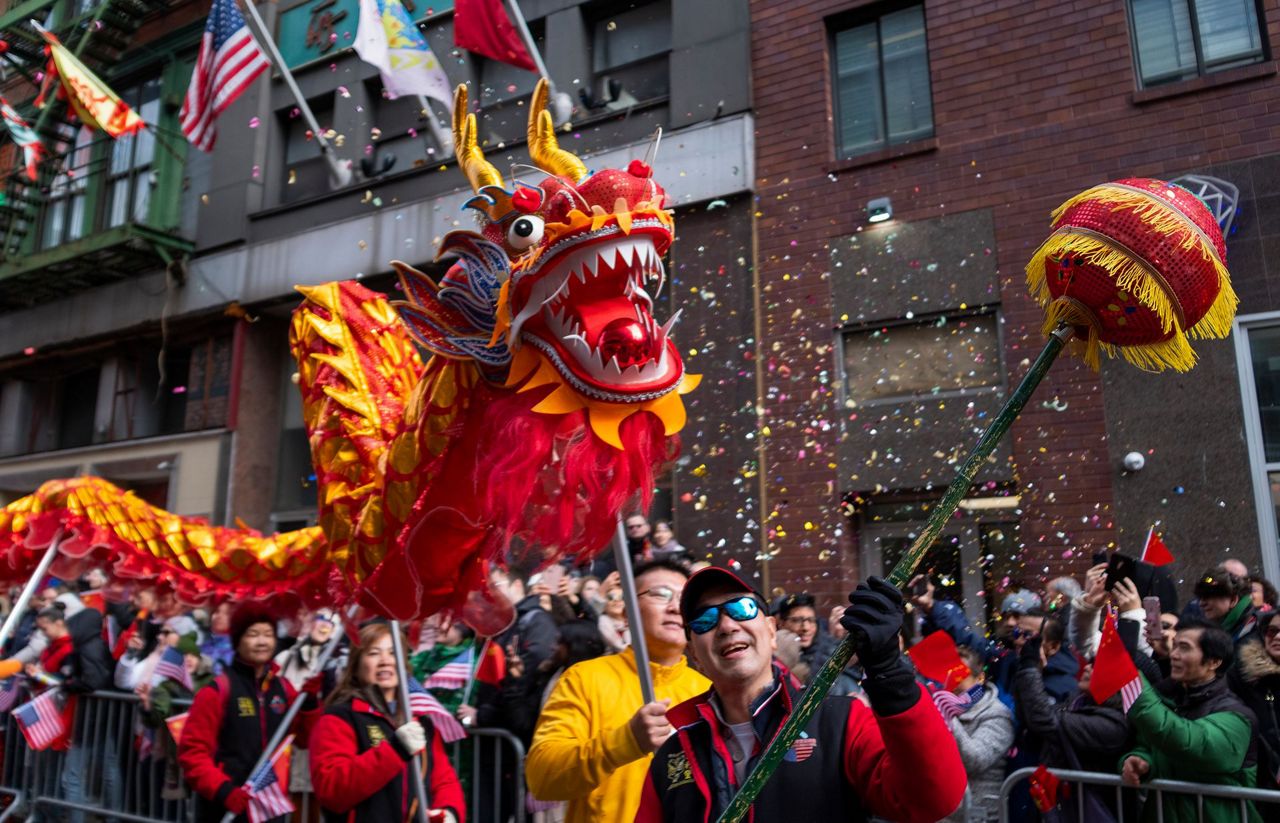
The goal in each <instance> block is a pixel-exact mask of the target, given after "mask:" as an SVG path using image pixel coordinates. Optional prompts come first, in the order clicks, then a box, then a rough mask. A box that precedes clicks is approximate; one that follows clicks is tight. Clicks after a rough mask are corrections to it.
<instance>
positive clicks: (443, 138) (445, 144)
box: [418, 94, 453, 159]
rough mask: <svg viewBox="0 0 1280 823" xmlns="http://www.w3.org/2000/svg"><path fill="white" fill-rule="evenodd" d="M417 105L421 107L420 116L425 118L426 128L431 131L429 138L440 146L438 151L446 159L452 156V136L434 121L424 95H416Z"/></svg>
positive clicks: (427, 100) (429, 103)
mask: <svg viewBox="0 0 1280 823" xmlns="http://www.w3.org/2000/svg"><path fill="white" fill-rule="evenodd" d="M418 105H419V106H421V107H422V116H423V117H425V118H427V127H428V128H429V129H431V136H432V137H434V138H435V139H436V144H437V145H438V146H440V151H441V152H442V153H443V155H444V158H445V159H447V158H448V157H449V156H450V155H452V154H453V134H452V133H450V131H449V130H448V129H446V128H445V127H444V126H442V125H440V121H439V120H438V119H436V113H435V112H434V111H432V109H431V102H430V99H429V98H428V97H427V96H426V95H425V94H419V95H418Z"/></svg>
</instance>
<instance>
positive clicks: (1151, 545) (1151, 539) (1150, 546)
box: [1140, 528, 1173, 566]
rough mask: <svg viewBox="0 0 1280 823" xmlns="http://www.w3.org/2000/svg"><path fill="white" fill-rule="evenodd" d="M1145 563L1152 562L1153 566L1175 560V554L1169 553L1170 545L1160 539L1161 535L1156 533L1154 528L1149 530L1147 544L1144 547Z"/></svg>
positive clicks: (1143, 559) (1142, 558) (1143, 560)
mask: <svg viewBox="0 0 1280 823" xmlns="http://www.w3.org/2000/svg"><path fill="white" fill-rule="evenodd" d="M1140 559H1141V560H1142V562H1143V563H1150V564H1151V565H1153V566H1163V565H1165V564H1167V563H1172V562H1173V555H1172V554H1170V553H1169V547H1168V546H1166V545H1165V544H1164V541H1163V540H1161V539H1160V535H1158V534H1156V530H1155V529H1154V528H1153V529H1152V530H1151V531H1149V532H1147V545H1145V546H1143V547H1142V557H1141V558H1140Z"/></svg>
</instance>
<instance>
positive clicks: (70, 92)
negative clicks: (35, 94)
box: [36, 29, 146, 139]
mask: <svg viewBox="0 0 1280 823" xmlns="http://www.w3.org/2000/svg"><path fill="white" fill-rule="evenodd" d="M39 31H40V34H41V36H43V37H44V39H45V42H46V43H48V49H47V50H48V53H49V65H48V67H47V68H46V69H45V80H44V86H43V88H42V89H41V91H40V97H39V98H38V99H37V100H36V106H37V107H43V106H44V104H45V96H46V94H47V93H48V90H49V89H50V88H52V84H54V83H57V84H58V96H59V98H61V99H64V100H66V101H68V102H69V103H70V104H71V108H73V109H74V110H75V112H76V116H77V117H79V118H80V122H81V123H84V124H85V125H86V126H88V127H90V128H93V129H98V130H99V131H104V132H106V133H107V134H109V135H111V137H113V138H116V139H118V138H120V137H122V136H123V135H126V134H134V133H136V132H137V131H138V130H139V129H141V128H142V127H143V126H145V125H146V123H144V122H143V120H142V118H141V117H139V116H138V115H137V113H136V112H134V110H133V109H131V108H129V104H127V103H125V102H124V101H123V100H121V99H120V97H119V96H118V95H117V94H116V93H115V92H114V91H112V90H111V87H110V86H108V85H107V84H106V83H103V82H102V81H101V80H99V79H98V77H97V75H95V74H94V73H93V72H91V71H89V67H88V66H86V65H85V64H84V63H81V62H80V60H79V59H78V58H77V57H76V56H75V55H74V54H72V53H71V52H69V51H67V48H66V46H64V45H62V43H61V42H60V41H59V40H58V38H57V37H56V36H54V35H53V34H52V33H50V32H48V31H45V30H44V29H39Z"/></svg>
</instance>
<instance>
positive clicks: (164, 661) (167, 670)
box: [151, 646, 195, 692]
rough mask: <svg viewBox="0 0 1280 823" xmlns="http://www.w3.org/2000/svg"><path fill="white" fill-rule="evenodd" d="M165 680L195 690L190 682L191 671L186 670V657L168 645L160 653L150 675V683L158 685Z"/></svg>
mask: <svg viewBox="0 0 1280 823" xmlns="http://www.w3.org/2000/svg"><path fill="white" fill-rule="evenodd" d="M166 680H173V681H176V682H178V683H181V684H182V686H183V687H184V688H185V689H186V690H187V691H189V692H190V691H195V688H194V686H193V685H192V682H191V673H190V672H188V671H187V661H186V657H185V656H184V655H183V654H182V652H180V651H178V650H177V649H175V648H174V647H173V646H169V647H168V648H166V649H165V650H164V654H161V655H160V660H159V662H157V663H156V668H155V672H154V673H153V674H152V675H151V685H152V686H158V685H160V684H161V683H163V682H164V681H166Z"/></svg>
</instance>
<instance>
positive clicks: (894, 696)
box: [840, 577, 920, 717]
mask: <svg viewBox="0 0 1280 823" xmlns="http://www.w3.org/2000/svg"><path fill="white" fill-rule="evenodd" d="M849 604H850V605H849V608H847V609H845V612H844V616H843V617H841V618H840V625H842V626H844V627H845V629H846V630H847V631H848V632H849V637H850V639H851V641H852V642H853V646H854V649H855V650H856V651H857V653H858V662H859V663H860V664H862V667H863V670H864V671H866V673H867V676H866V678H865V679H864V680H863V681H862V688H863V689H864V690H865V691H866V693H867V698H868V699H869V700H870V701H871V708H872V710H873V711H875V713H876V714H878V715H880V716H882V717H891V716H893V715H895V714H901V713H902V712H905V711H906V710H907V709H909V708H911V707H912V706H914V705H915V704H916V702H917V701H918V700H919V699H920V687H919V686H918V685H916V680H915V674H914V673H913V672H912V670H911V666H909V665H908V664H907V661H906V658H905V657H904V656H903V655H902V653H901V652H900V651H899V650H898V632H899V631H901V629H902V614H903V612H902V594H901V593H900V592H899V591H898V590H897V589H895V588H894V587H893V586H890V585H889V584H888V583H886V582H885V581H884V580H883V579H882V578H879V577H872V578H871V579H869V580H868V581H867V582H866V583H859V584H858V588H856V589H854V591H853V593H852V594H850V595H849Z"/></svg>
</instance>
